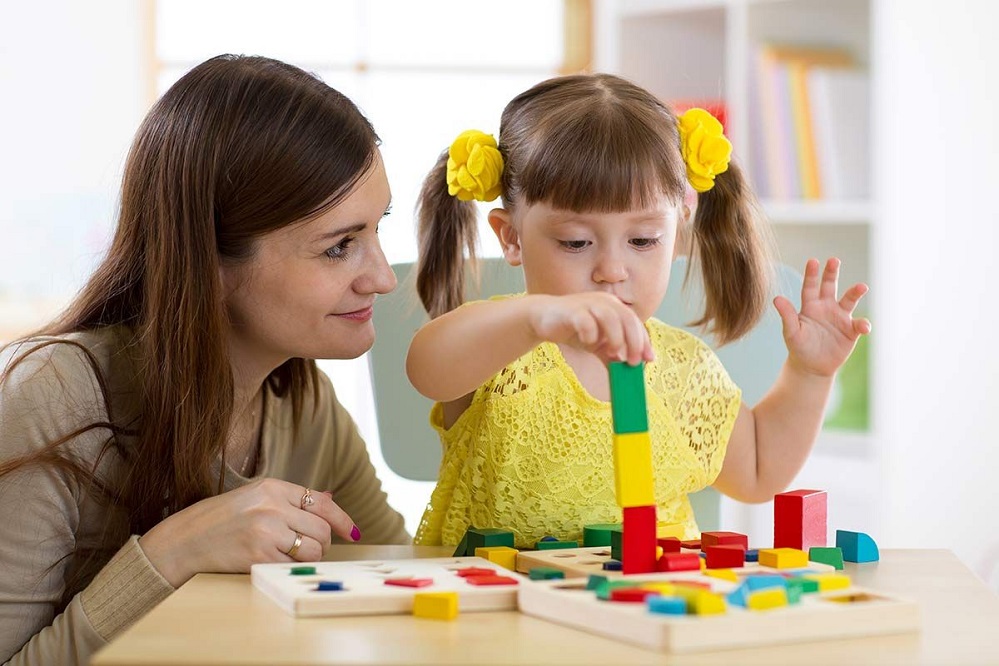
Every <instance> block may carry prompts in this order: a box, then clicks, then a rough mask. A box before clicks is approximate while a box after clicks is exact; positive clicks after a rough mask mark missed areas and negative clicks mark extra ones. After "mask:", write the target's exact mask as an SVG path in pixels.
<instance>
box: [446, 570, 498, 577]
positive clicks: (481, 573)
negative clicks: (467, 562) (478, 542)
mask: <svg viewBox="0 0 999 666" xmlns="http://www.w3.org/2000/svg"><path fill="white" fill-rule="evenodd" d="M455 573H456V574H458V575H459V576H461V577H462V578H468V577H469V576H495V575H496V570H495V569H486V568H485V567H465V568H464V569H456V570H455Z"/></svg>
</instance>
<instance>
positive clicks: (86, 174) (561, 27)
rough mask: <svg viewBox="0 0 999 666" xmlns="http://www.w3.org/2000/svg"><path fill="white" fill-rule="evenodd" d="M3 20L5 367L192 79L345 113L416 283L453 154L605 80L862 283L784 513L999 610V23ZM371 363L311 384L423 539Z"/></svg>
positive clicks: (674, 16)
mask: <svg viewBox="0 0 999 666" xmlns="http://www.w3.org/2000/svg"><path fill="white" fill-rule="evenodd" d="M0 3H2V4H0V6H2V20H0V96H2V97H0V99H2V104H0V341H7V340H10V339H12V338H14V337H16V336H18V335H20V334H23V333H24V332H27V331H29V330H31V329H32V328H34V327H36V326H38V325H40V324H42V323H43V322H44V321H46V320H47V319H48V318H50V317H52V316H53V315H54V314H55V313H56V312H57V311H58V310H59V309H60V308H61V307H63V306H64V305H65V304H66V303H67V302H68V301H69V300H70V299H71V298H72V296H73V294H74V293H75V292H76V290H77V289H78V288H79V287H80V286H81V285H82V283H83V281H84V280H85V279H86V277H87V276H88V274H89V272H90V271H91V270H92V269H93V268H94V267H95V266H96V265H97V263H98V262H99V261H100V258H101V257H102V255H103V252H104V251H105V249H106V247H107V245H108V242H109V239H110V237H111V234H112V231H113V228H114V224H115V211H116V204H117V197H118V187H119V185H120V177H121V170H122V165H123V163H124V157H125V154H126V152H127V150H128V147H129V143H130V141H131V138H132V135H133V134H134V132H135V130H136V128H137V126H138V124H139V122H140V121H141V119H142V117H143V115H144V114H145V112H146V111H147V110H148V109H149V107H150V105H151V104H152V102H153V101H155V99H156V98H157V97H158V96H159V95H160V94H161V93H162V92H163V91H165V90H166V89H167V88H168V87H169V86H170V85H171V83H172V82H173V81H175V80H176V79H177V78H178V77H179V76H181V75H182V74H183V73H184V72H185V71H187V69H189V68H190V67H192V66H193V65H195V64H197V63H198V62H200V61H202V60H204V59H205V58H208V57H210V56H213V55H217V54H219V53H226V52H228V53H246V54H260V55H266V56H270V57H275V58H279V59H282V60H286V61H288V62H291V63H293V64H296V65H299V66H301V67H303V68H305V69H307V70H309V71H312V72H315V73H316V74H318V75H319V76H321V77H322V78H323V79H324V80H325V81H326V82H327V83H329V84H330V85H332V86H333V87H335V88H337V89H339V90H341V91H342V92H344V93H345V94H347V95H348V96H349V97H351V98H352V99H353V100H354V101H355V102H356V103H357V104H358V106H359V107H360V108H361V109H362V111H363V112H364V113H365V114H366V115H367V116H368V117H369V118H370V119H371V121H372V123H373V124H374V126H375V128H376V130H377V131H378V133H379V135H380V136H381V138H382V141H383V146H382V150H383V154H384V157H385V162H386V167H387V170H388V176H389V180H390V182H391V185H392V190H393V214H392V216H391V217H390V218H388V219H387V220H385V223H384V224H383V227H382V233H381V239H382V242H383V244H384V247H385V251H386V254H387V256H388V258H389V261H390V262H393V263H396V262H406V261H412V260H413V259H414V258H415V256H416V249H415V235H414V217H413V214H412V212H413V207H414V204H415V201H416V195H417V193H418V190H419V187H420V184H421V182H422V179H423V177H424V175H425V174H426V172H427V171H428V169H429V168H430V166H431V165H432V163H433V161H434V159H435V157H436V155H437V154H438V153H439V152H440V151H441V150H442V149H444V148H445V147H446V146H447V145H448V144H449V143H450V141H451V140H452V139H453V137H454V136H455V135H456V134H457V133H458V132H459V131H461V130H463V129H467V128H472V127H474V128H479V129H482V130H483V131H486V132H490V133H496V132H497V131H498V129H499V127H498V126H499V117H500V113H501V111H502V109H503V106H504V105H505V104H506V102H507V101H508V100H509V99H511V98H512V97H513V96H514V95H516V94H517V93H519V92H521V91H522V90H524V89H526V88H527V87H529V86H531V85H532V84H534V83H536V82H537V81H540V80H542V79H545V78H548V77H550V76H553V75H557V74H563V73H571V72H578V71H610V72H614V73H618V74H621V75H623V76H625V77H627V78H630V79H632V80H634V81H636V82H637V83H639V84H641V85H643V86H645V87H647V88H648V89H649V90H651V91H652V92H653V93H655V94H656V95H658V96H659V97H660V98H662V99H664V100H666V101H668V102H670V103H671V104H673V105H674V106H675V107H676V108H677V109H678V110H682V109H684V108H686V107H688V106H691V105H699V106H705V107H707V108H709V109H711V110H713V111H714V112H715V113H716V115H718V116H719V117H720V118H722V120H723V122H724V123H725V125H726V132H727V134H728V135H729V136H730V137H731V138H732V141H733V143H734V144H735V149H736V157H737V159H739V160H740V161H741V162H742V163H743V165H744V166H745V167H746V169H747V171H748V173H749V175H750V178H751V180H752V182H753V184H754V187H755V189H756V191H757V193H758V195H759V196H760V198H761V200H762V202H763V206H764V209H765V211H766V213H767V216H768V218H769V220H770V222H771V223H772V225H773V228H774V232H775V236H776V239H777V244H778V247H779V251H780V257H781V260H782V261H783V262H784V263H786V264H788V265H790V266H792V267H795V268H797V269H798V270H801V269H802V268H803V266H804V262H805V260H806V259H807V258H808V257H811V256H815V257H820V258H824V257H827V256H838V257H840V258H841V259H842V260H843V262H844V268H843V277H842V282H841V286H844V288H845V285H846V284H848V283H852V282H856V281H864V282H867V283H868V284H870V285H871V288H872V292H871V294H870V295H869V296H868V297H867V298H866V299H865V303H864V305H863V306H862V307H863V312H862V313H861V314H862V315H864V316H868V317H870V318H871V320H872V321H873V324H874V333H873V334H872V335H871V336H870V339H869V340H867V341H865V343H864V344H863V345H862V346H861V347H859V348H858V350H857V352H856V353H855V354H854V356H853V357H852V358H851V361H850V362H849V364H848V365H847V366H846V367H845V368H844V369H843V371H842V373H841V375H840V377H839V383H838V386H837V390H836V392H835V395H834V398H833V404H831V405H830V409H829V412H828V415H827V420H826V427H825V429H824V431H823V433H822V436H821V437H820V439H819V442H818V443H817V445H816V449H815V453H814V454H813V456H812V457H811V459H810V460H809V462H808V464H807V465H806V467H805V469H804V470H803V471H802V473H801V475H800V476H799V478H798V479H797V480H796V481H795V483H794V484H793V487H799V488H800V487H809V488H819V489H825V490H828V491H829V522H830V529H831V530H832V529H835V528H841V529H851V530H860V531H866V532H868V533H869V534H871V535H872V536H873V537H874V538H875V540H876V541H877V542H878V543H879V544H880V545H881V547H889V548H891V547H926V548H948V549H951V550H953V551H954V552H956V553H957V555H958V556H959V557H960V558H961V559H962V560H963V561H964V562H965V563H966V564H967V565H968V566H969V567H970V568H971V569H973V570H974V571H975V572H976V573H977V574H978V575H979V576H981V577H982V578H983V579H984V580H986V581H987V582H988V583H989V584H990V585H991V586H992V587H993V588H995V589H997V590H999V514H997V510H999V490H997V489H996V488H997V483H996V471H997V470H999V453H997V448H999V447H997V445H999V436H997V434H996V426H995V424H993V423H992V422H991V421H990V418H991V417H990V414H994V413H995V410H997V409H999V345H997V343H996V339H997V335H999V298H997V296H996V289H995V288H994V287H993V282H994V280H995V268H994V267H995V265H996V258H995V254H996V250H997V249H999V232H997V227H999V213H997V212H996V210H997V207H996V205H995V201H994V199H995V197H996V195H997V193H999V188H997V186H996V183H997V182H999V166H997V164H996V156H999V137H997V132H996V128H995V124H996V122H995V121H996V118H999V101H997V100H999V76H997V75H996V71H997V69H996V68H997V66H999V46H997V44H996V41H995V40H994V39H988V37H987V35H988V31H989V30H990V26H994V25H996V24H997V21H999V4H997V3H994V2H992V1H991V0H977V1H975V0H952V1H951V2H947V3H943V2H934V1H931V0H839V1H837V2H829V1H827V0H713V1H712V0H503V2H494V1H486V0H481V1H471V0H470V1H468V2H464V3H453V2H444V1H441V0H424V1H422V2H408V1H406V0H367V1H365V0H283V1H282V2H280V3H279V2H276V1H274V0H199V1H195V0H104V1H102V2H99V3H79V2H74V1H73V0H37V1H36V2H33V3H14V2H7V0H0ZM484 228H485V227H484ZM483 239H484V241H483V243H482V254H483V255H485V256H495V255H496V254H497V252H496V248H495V247H494V243H491V242H489V241H490V236H483ZM367 363H368V360H367V359H366V358H361V359H357V360H355V361H332V362H330V361H324V362H322V363H321V366H322V367H323V369H324V370H325V371H326V372H327V373H328V374H329V375H330V376H331V378H332V379H333V382H334V385H335V386H336V388H337V391H338V394H339V396H340V399H341V401H342V402H344V404H345V405H346V406H347V407H348V409H350V411H351V412H352V413H353V414H354V416H355V418H356V419H357V421H358V424H359V427H360V428H361V431H362V433H363V434H364V435H365V438H366V440H367V441H368V443H369V448H370V450H371V455H372V459H373V461H374V463H375V465H376V467H378V469H379V475H380V477H381V478H382V480H383V483H384V486H385V488H386V490H387V492H388V493H389V499H390V501H391V502H392V503H393V504H394V505H395V506H396V507H397V508H399V509H400V510H401V511H402V512H403V513H404V515H405V516H406V521H407V526H408V527H409V529H410V530H411V531H415V529H416V526H417V525H418V522H419V518H420V515H421V514H422V511H423V507H424V506H425V504H426V501H427V499H428V497H429V493H430V490H431V489H432V487H433V483H432V482H429V481H425V480H424V481H419V480H413V479H411V478H406V476H405V470H395V469H392V468H391V467H389V465H388V464H387V463H386V462H385V457H384V456H383V455H382V453H381V443H380V441H379V437H378V427H377V423H376V419H375V407H374V399H373V395H372V389H371V382H370V377H369V372H368V365H367ZM414 427H423V424H422V423H420V424H414ZM720 524H721V526H722V529H727V530H734V531H742V532H747V533H749V534H750V535H751V540H754V541H756V542H758V543H766V542H767V541H768V540H769V539H772V531H771V530H772V505H771V504H769V503H768V504H763V505H758V506H744V505H739V504H736V503H734V502H728V501H723V503H722V506H721V516H720Z"/></svg>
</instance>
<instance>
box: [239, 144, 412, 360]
mask: <svg viewBox="0 0 999 666" xmlns="http://www.w3.org/2000/svg"><path fill="white" fill-rule="evenodd" d="M390 202H391V192H390V191H389V184H388V180H387V179H386V177H385V166H384V164H383V163H382V158H381V154H380V153H377V152H376V156H375V160H374V163H373V165H372V167H371V169H369V171H368V172H367V173H366V174H364V175H363V176H362V177H361V179H360V180H359V181H358V182H357V184H356V185H355V186H354V189H353V190H351V192H350V193H349V194H348V195H347V197H346V198H344V199H343V200H342V201H341V202H340V203H339V204H338V205H337V206H336V207H334V208H332V209H330V210H328V211H326V212H325V213H323V214H322V215H320V216H319V217H316V218H314V219H312V220H309V221H308V222H305V223H302V224H293V225H289V226H286V227H283V228H281V229H277V230H275V231H273V232H270V233H268V234H266V235H264V236H262V237H261V238H259V239H257V241H256V251H255V253H254V255H253V257H252V258H250V259H249V260H247V261H244V262H241V263H239V264H237V265H232V266H225V267H224V268H223V269H222V281H223V288H224V289H225V294H226V306H227V310H228V313H229V318H230V323H231V331H230V338H231V343H232V347H233V349H232V351H233V355H234V360H237V362H238V360H239V359H240V358H242V359H252V363H253V364H255V365H256V364H261V365H263V364H267V365H269V366H270V368H269V369H266V370H265V371H266V372H269V371H270V369H273V368H275V367H277V366H278V365H280V364H282V363H284V362H285V361H286V360H288V359H289V358H295V357H299V358H310V359H317V358H356V357H357V356H360V355H361V354H363V353H364V352H366V351H367V350H368V349H370V348H371V345H372V344H373V343H374V339H375V330H374V326H373V325H372V323H371V307H372V305H373V304H374V301H375V297H376V295H378V294H386V293H388V292H390V291H392V290H393V289H395V285H396V278H395V274H394V273H393V272H392V269H391V268H390V267H389V265H388V262H387V261H386V260H385V255H384V254H383V253H382V248H381V244H380V243H379V242H378V223H379V222H380V221H381V219H382V218H383V217H384V216H385V215H386V213H387V211H388V207H389V204H390Z"/></svg>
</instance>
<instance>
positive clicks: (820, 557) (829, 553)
mask: <svg viewBox="0 0 999 666" xmlns="http://www.w3.org/2000/svg"><path fill="white" fill-rule="evenodd" d="M808 559H809V561H811V562H820V563H822V564H828V565H829V566H831V567H836V570H837V571H842V570H843V549H842V548H820V547H819V546H813V547H812V548H809V549H808Z"/></svg>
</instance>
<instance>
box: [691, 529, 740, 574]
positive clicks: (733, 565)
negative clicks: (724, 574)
mask: <svg viewBox="0 0 999 666" xmlns="http://www.w3.org/2000/svg"><path fill="white" fill-rule="evenodd" d="M701 536H702V539H703V535H701ZM702 543H703V540H702ZM704 554H705V555H707V557H706V558H705V561H704V566H705V567H707V568H708V569H737V568H740V567H743V566H745V564H746V550H745V549H744V548H743V547H742V545H741V544H734V545H722V546H708V547H707V548H705V549H704Z"/></svg>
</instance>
